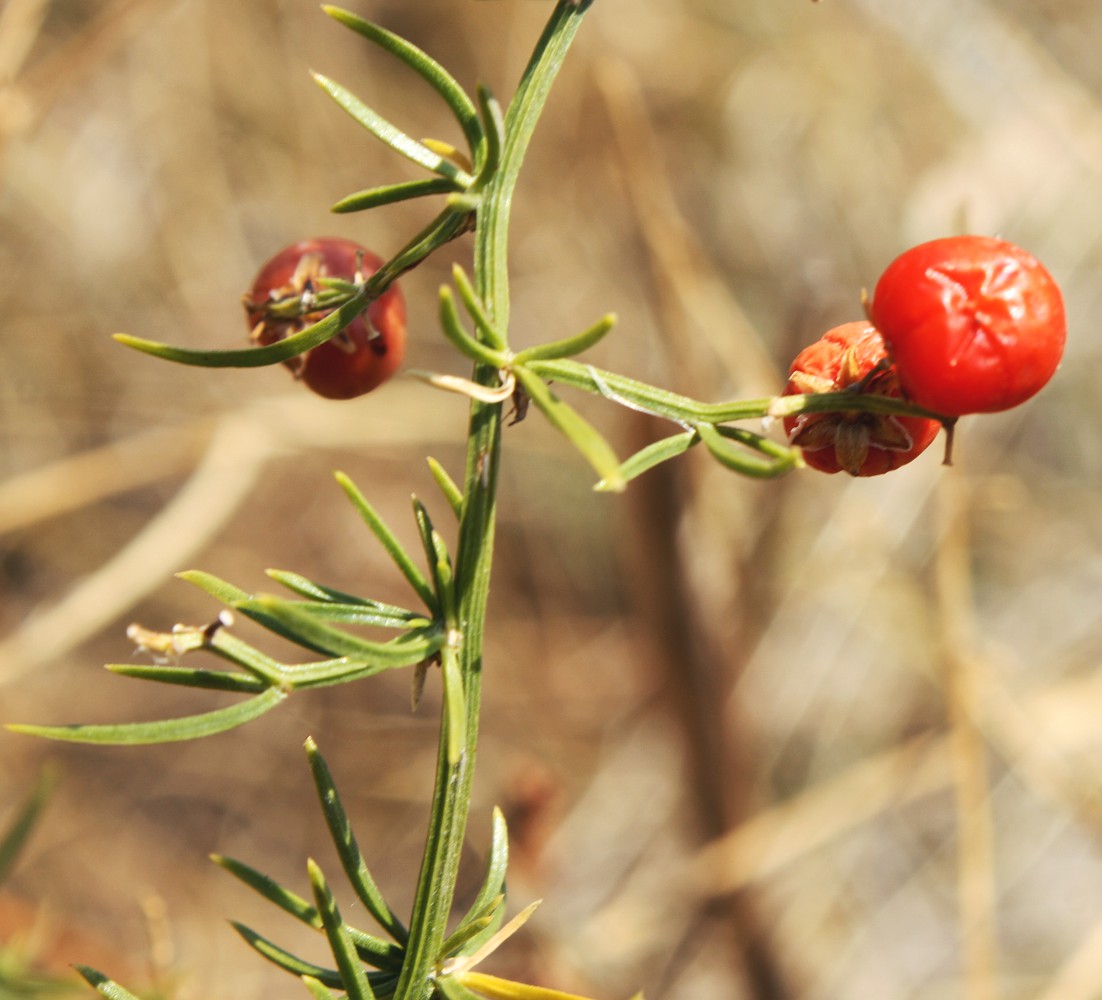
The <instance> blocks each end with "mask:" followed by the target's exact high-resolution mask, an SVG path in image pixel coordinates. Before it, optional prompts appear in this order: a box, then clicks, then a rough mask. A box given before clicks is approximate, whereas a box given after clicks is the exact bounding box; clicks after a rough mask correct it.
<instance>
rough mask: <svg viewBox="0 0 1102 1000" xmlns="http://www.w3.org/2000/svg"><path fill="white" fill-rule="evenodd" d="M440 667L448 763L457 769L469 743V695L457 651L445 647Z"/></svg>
mask: <svg viewBox="0 0 1102 1000" xmlns="http://www.w3.org/2000/svg"><path fill="white" fill-rule="evenodd" d="M440 665H441V668H442V671H441V672H442V674H443V677H444V708H445V712H446V715H447V738H448V763H449V764H450V765H451V766H452V767H455V766H456V765H457V764H458V763H459V761H460V760H461V759H462V757H463V747H464V746H465V745H466V743H467V695H466V692H465V691H464V690H463V674H462V671H461V670H460V669H459V658H458V657H457V656H456V655H455V650H454V649H452V648H451V647H450V646H445V647H444V650H443V652H442V654H441V659H440Z"/></svg>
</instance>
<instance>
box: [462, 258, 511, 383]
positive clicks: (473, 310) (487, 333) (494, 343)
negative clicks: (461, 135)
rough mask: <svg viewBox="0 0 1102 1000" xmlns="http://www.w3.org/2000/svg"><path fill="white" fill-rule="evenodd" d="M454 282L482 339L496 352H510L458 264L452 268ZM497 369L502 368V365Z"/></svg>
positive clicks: (464, 306) (469, 280) (465, 273)
mask: <svg viewBox="0 0 1102 1000" xmlns="http://www.w3.org/2000/svg"><path fill="white" fill-rule="evenodd" d="M452 280H453V281H454V282H455V287H456V289H457V290H458V291H459V298H460V300H461V301H462V303H463V308H464V309H466V310H467V312H468V314H469V315H470V317H471V319H472V320H474V324H475V326H476V327H478V332H479V333H481V334H482V339H483V340H484V341H485V342H486V343H487V344H489V345H490V347H492V348H494V349H496V350H499V351H505V350H508V345H507V344H506V343H505V338H504V337H503V336H502V335H501V334H500V333H499V332H498V330H497V327H495V326H494V324H493V323H491V322H490V317H489V316H488V315H487V314H486V307H485V306H484V305H483V304H482V300H481V299H480V298H479V297H478V293H477V292H476V291H475V290H474V285H472V284H471V279H470V278H468V277H467V272H466V271H464V270H463V268H462V267H460V266H459V265H458V264H455V265H453V267H452ZM497 367H500V365H499V366H497Z"/></svg>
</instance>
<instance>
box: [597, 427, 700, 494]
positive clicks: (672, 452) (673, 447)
mask: <svg viewBox="0 0 1102 1000" xmlns="http://www.w3.org/2000/svg"><path fill="white" fill-rule="evenodd" d="M699 441H700V437H699V436H698V435H697V433H696V431H683V432H682V433H680V434H674V435H673V436H672V437H667V438H662V439H661V440H660V441H655V442H654V443H653V444H649V445H647V446H646V447H645V448H642V449H640V450H639V451H637V452H636V453H635V454H634V455H632V456H631V458H629V459H627V460H626V461H625V462H624V464H623V465H621V466H620V476H621V477H622V478H623V481H624V482H625V483H627V482H630V481H631V480H633V479H635V478H636V477H637V476H641V475H642V474H643V473H644V472H646V471H647V470H648V469H653V468H654V467H655V466H656V465H661V464H662V463H663V462H665V461H668V460H669V459H671V458H676V457H677V456H678V455H683V454H685V452H687V451H688V450H689V449H690V448H691V447H693V445H695V444H698V443H699ZM607 488H608V487H607V486H606V485H605V483H604V481H603V480H602V481H601V482H599V483H598V484H597V485H596V486H595V487H594V489H597V490H605V489H607Z"/></svg>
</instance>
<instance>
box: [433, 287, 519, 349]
mask: <svg viewBox="0 0 1102 1000" xmlns="http://www.w3.org/2000/svg"><path fill="white" fill-rule="evenodd" d="M440 326H441V327H442V328H443V330H444V336H445V337H447V338H448V341H449V342H450V343H451V345H452V346H453V347H454V348H455V349H456V350H457V351H459V353H460V354H465V355H466V356H467V357H468V358H470V359H471V360H472V361H476V362H478V363H480V364H484V365H489V366H490V367H491V368H504V367H505V365H506V362H507V359H506V357H505V355H504V354H503V353H502V352H501V351H497V350H494V348H492V347H487V346H486V345H485V344H482V343H479V342H478V341H477V340H475V339H474V337H472V336H471V335H470V334H469V333H467V331H466V330H464V329H463V323H462V321H461V320H460V318H459V310H458V309H457V308H456V305H455V296H454V295H453V294H452V290H451V289H450V288H448V286H447V285H441V287H440Z"/></svg>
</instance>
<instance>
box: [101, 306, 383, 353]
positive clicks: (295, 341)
mask: <svg viewBox="0 0 1102 1000" xmlns="http://www.w3.org/2000/svg"><path fill="white" fill-rule="evenodd" d="M367 302H368V298H367V294H366V292H364V291H363V290H361V291H360V292H358V293H357V294H356V295H354V296H353V297H352V298H350V299H349V300H348V301H347V302H345V303H344V305H342V306H338V307H337V308H336V309H334V310H333V311H332V312H331V313H330V314H329V315H328V316H326V317H325V318H324V319H321V320H319V321H318V322H317V323H315V324H314V325H313V326H308V327H307V328H306V329H305V330H302V331H301V332H300V333H296V334H292V335H291V336H290V337H287V338H286V339H285V340H280V341H277V342H276V343H274V344H269V345H268V346H267V347H245V348H241V349H240V350H233V351H203V350H194V349H192V348H189V347H173V346H172V345H170V344H162V343H160V342H159V341H156V340H145V339H143V338H142V337H132V336H131V335H130V334H128V333H116V334H115V335H114V338H115V340H117V341H118V342H119V343H120V344H123V345H124V346H126V347H132V348H134V350H136V351H141V352H143V353H144V354H152V355H153V356H154V357H157V358H163V359H164V360H165V361H176V362H178V363H179V364H182V365H196V366H199V367H201V368H261V367H263V366H264V365H275V364H278V363H279V362H281V361H286V360H287V359H288V358H293V357H295V355H298V354H302V353H304V352H305V351H308V350H310V349H311V348H312V347H317V346H318V344H324V343H325V342H326V341H327V340H330V339H331V338H332V337H335V336H336V335H337V334H338V333H339V332H340V331H341V330H342V329H343V328H344V327H346V326H348V324H349V323H351V322H352V320H354V319H355V318H356V317H357V316H358V315H359V314H360V313H361V312H363V311H364V308H365V307H366V306H367Z"/></svg>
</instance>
